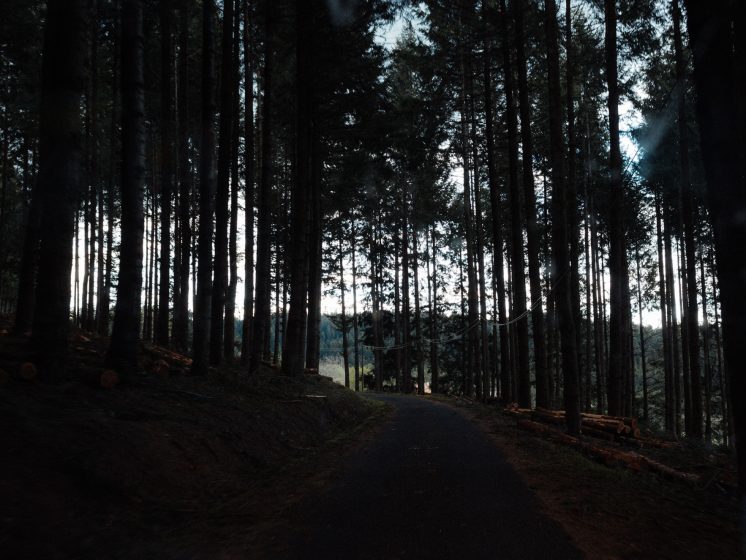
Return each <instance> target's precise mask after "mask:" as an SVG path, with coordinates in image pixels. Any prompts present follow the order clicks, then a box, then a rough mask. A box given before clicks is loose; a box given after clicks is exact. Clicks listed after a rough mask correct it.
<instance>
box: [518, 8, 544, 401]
mask: <svg viewBox="0 0 746 560" xmlns="http://www.w3.org/2000/svg"><path fill="white" fill-rule="evenodd" d="M512 5H513V6H512V7H513V10H512V11H513V17H514V21H515V52H516V65H517V71H518V92H519V93H518V95H519V101H520V103H519V106H520V116H521V144H522V147H523V150H522V161H523V168H522V169H523V196H524V208H525V212H526V240H527V254H528V277H529V287H530V292H531V306H532V307H531V330H532V334H533V342H534V368H535V374H536V406H539V407H542V408H549V380H548V373H547V355H546V335H545V327H544V308H543V307H542V305H541V303H540V302H541V299H542V295H541V266H540V264H539V253H540V247H539V232H538V228H537V226H536V193H535V191H534V166H533V157H534V148H533V135H532V133H531V104H530V102H529V91H528V70H527V68H526V55H525V52H524V50H525V46H524V38H523V16H524V12H525V10H526V0H519V1H517V2H516V1H515V0H514V1H513V2H512Z"/></svg>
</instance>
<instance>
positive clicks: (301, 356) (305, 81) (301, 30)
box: [282, 0, 314, 375]
mask: <svg viewBox="0 0 746 560" xmlns="http://www.w3.org/2000/svg"><path fill="white" fill-rule="evenodd" d="M295 5H296V10H297V14H296V17H297V23H296V32H297V36H296V43H295V47H296V57H297V68H296V72H297V74H296V91H295V98H296V103H297V115H296V135H297V140H296V147H295V149H296V166H295V176H294V179H293V190H292V193H291V197H292V198H291V203H290V206H291V217H290V224H291V227H290V243H289V246H288V248H289V250H290V308H289V310H288V324H287V332H286V334H285V341H284V345H283V349H282V370H283V372H284V373H285V374H286V375H300V374H302V373H303V368H304V365H305V363H306V339H305V336H304V335H305V334H306V320H307V319H306V303H307V301H308V299H307V298H308V295H309V291H308V258H309V251H310V247H309V224H308V218H309V208H308V205H309V201H310V196H311V191H312V188H313V187H312V182H313V132H312V127H313V122H312V118H313V104H314V88H313V68H312V65H313V52H312V50H313V49H312V47H311V45H310V44H309V41H311V39H312V37H311V35H312V33H311V30H310V29H309V25H310V24H311V22H310V21H309V18H312V17H313V7H312V6H311V2H306V1H303V0H297V1H296V3H295ZM311 204H313V203H312V202H311Z"/></svg>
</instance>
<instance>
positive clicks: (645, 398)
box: [635, 249, 649, 422]
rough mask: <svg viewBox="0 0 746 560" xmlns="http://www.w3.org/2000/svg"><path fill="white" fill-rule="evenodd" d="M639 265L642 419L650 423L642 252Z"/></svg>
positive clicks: (637, 250) (637, 262)
mask: <svg viewBox="0 0 746 560" xmlns="http://www.w3.org/2000/svg"><path fill="white" fill-rule="evenodd" d="M635 262H636V264H637V310H638V314H639V318H640V364H641V366H642V418H643V420H645V421H646V422H647V421H648V418H649V416H648V367H647V360H646V359H645V329H644V327H643V325H642V286H641V278H642V274H641V272H640V250H639V249H636V250H635Z"/></svg>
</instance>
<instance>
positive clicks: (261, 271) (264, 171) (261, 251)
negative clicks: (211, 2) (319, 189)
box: [249, 0, 290, 373]
mask: <svg viewBox="0 0 746 560" xmlns="http://www.w3.org/2000/svg"><path fill="white" fill-rule="evenodd" d="M265 9H266V14H265V21H264V43H265V54H264V79H263V86H264V95H263V99H262V109H261V111H262V139H261V173H260V181H259V204H258V209H259V212H258V217H257V251H256V310H255V315H254V326H253V333H252V339H251V359H250V361H249V372H250V373H255V372H256V371H257V370H258V368H259V364H260V362H261V361H262V357H263V354H264V346H265V343H266V340H267V339H268V337H269V296H270V294H269V272H270V267H271V254H270V235H271V229H272V224H271V219H272V216H271V214H270V198H271V194H272V181H273V169H272V167H273V166H272V157H273V149H272V104H273V97H272V94H273V91H272V74H273V66H274V37H273V36H274V25H275V23H274V19H275V17H276V15H277V14H276V12H275V7H274V2H272V0H265ZM289 323H290V318H289V317H288V333H286V335H285V336H286V339H285V340H287V337H288V336H289V334H290V324H289ZM283 355H285V353H284V352H283ZM283 367H284V366H283Z"/></svg>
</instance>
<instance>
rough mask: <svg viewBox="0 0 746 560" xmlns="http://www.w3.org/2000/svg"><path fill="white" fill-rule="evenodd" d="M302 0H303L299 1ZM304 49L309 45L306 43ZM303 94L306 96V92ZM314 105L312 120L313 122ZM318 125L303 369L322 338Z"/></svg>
mask: <svg viewBox="0 0 746 560" xmlns="http://www.w3.org/2000/svg"><path fill="white" fill-rule="evenodd" d="M301 1H302V0H301ZM305 48H308V45H307V44H306V46H305ZM303 95H308V93H307V91H306V92H304V94H303ZM316 120H317V119H316V116H315V107H314V116H312V122H313V123H315V122H316ZM319 148H320V140H319V137H318V130H317V125H316V124H314V125H313V127H312V130H311V162H310V163H311V191H310V201H309V202H310V213H311V215H310V223H309V232H308V244H309V247H308V248H309V251H308V324H307V329H306V368H308V369H311V370H316V371H318V369H319V344H320V340H321V332H320V329H321V267H322V253H321V244H322V238H321V234H322V223H321V220H322V215H321V169H320V167H321V160H320V154H319Z"/></svg>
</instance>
